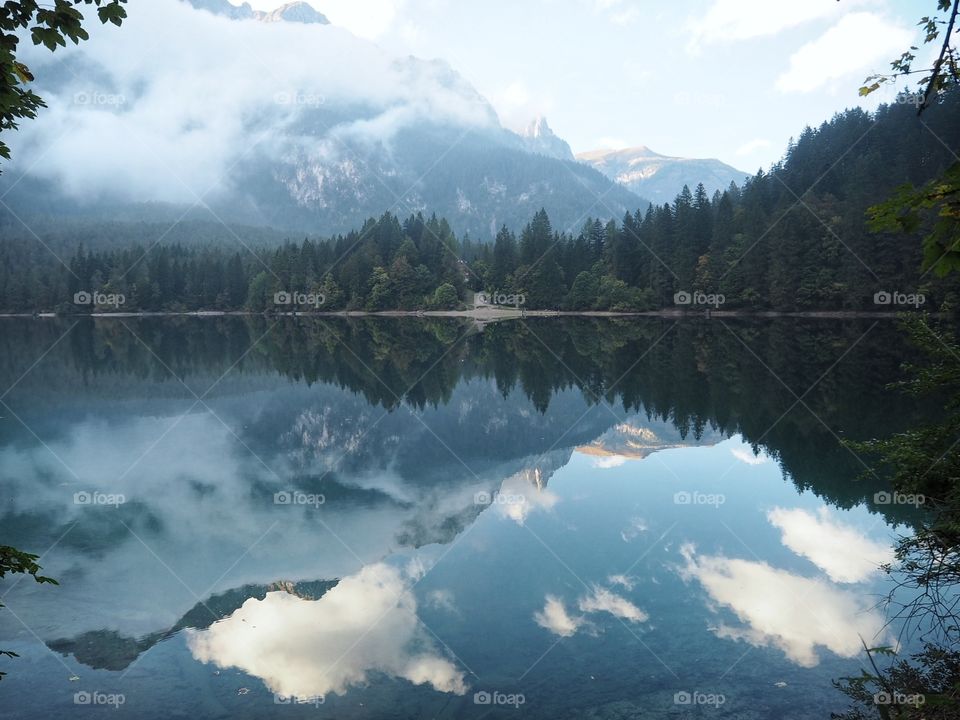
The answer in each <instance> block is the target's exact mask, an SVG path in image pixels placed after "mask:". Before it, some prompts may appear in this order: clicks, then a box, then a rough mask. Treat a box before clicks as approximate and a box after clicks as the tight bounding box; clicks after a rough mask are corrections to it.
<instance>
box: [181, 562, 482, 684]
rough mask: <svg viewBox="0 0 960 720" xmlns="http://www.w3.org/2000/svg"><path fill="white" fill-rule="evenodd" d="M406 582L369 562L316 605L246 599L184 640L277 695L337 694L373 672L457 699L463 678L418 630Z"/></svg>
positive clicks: (284, 598) (283, 598) (289, 598)
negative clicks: (450, 694)
mask: <svg viewBox="0 0 960 720" xmlns="http://www.w3.org/2000/svg"><path fill="white" fill-rule="evenodd" d="M411 582H412V578H410V577H409V576H406V575H405V574H404V573H403V572H402V571H400V570H397V569H396V568H394V567H391V566H389V565H387V564H384V563H377V564H374V565H369V566H367V567H365V568H364V569H363V570H361V571H360V572H359V573H357V574H356V575H353V576H351V577H347V578H344V579H343V580H341V581H340V583H339V584H338V585H337V587H335V588H333V589H332V590H330V591H329V592H328V593H326V594H325V595H324V596H323V597H321V598H320V599H319V600H304V599H301V598H298V597H295V596H293V595H290V594H288V593H284V592H275V593H269V594H268V595H267V596H266V597H265V598H264V599H263V600H256V599H251V600H248V601H247V602H245V603H244V604H243V606H242V607H241V608H240V609H239V610H237V611H236V612H235V613H234V614H233V615H231V616H230V617H229V618H228V619H226V620H224V621H222V622H219V623H217V624H215V625H213V626H212V627H210V628H209V629H208V630H203V631H189V634H188V636H187V642H188V645H189V647H190V650H191V652H192V653H193V656H194V657H195V658H196V659H198V660H200V661H202V662H206V663H213V664H215V665H217V666H218V667H221V668H225V667H237V668H240V669H241V670H243V671H245V672H247V673H249V674H251V675H254V676H256V677H259V678H261V679H262V680H263V681H264V683H265V684H266V685H267V687H268V688H269V689H270V690H271V691H272V692H275V693H277V694H278V695H286V696H291V695H292V696H325V695H329V694H338V695H342V694H343V693H345V692H346V691H347V690H348V689H349V688H350V687H353V686H356V685H361V684H363V683H365V682H366V681H367V678H368V676H369V675H370V674H371V673H374V672H376V673H383V674H386V675H390V676H393V677H397V678H402V679H405V680H407V681H409V682H411V683H413V684H415V685H429V686H431V687H432V688H434V689H435V690H438V691H440V692H446V693H453V694H456V695H462V694H464V693H465V692H466V689H467V686H466V683H465V681H464V673H463V672H462V671H460V670H459V669H458V668H457V666H456V665H455V664H454V662H453V661H452V660H450V659H449V658H447V657H446V656H445V655H443V654H441V652H440V650H439V649H438V648H437V646H436V645H435V644H434V642H433V640H432V639H431V637H430V635H429V633H428V632H427V631H426V630H424V629H423V627H422V626H421V625H420V621H419V620H418V618H417V600H416V597H415V596H414V594H413V592H412V591H411V589H410V584H411Z"/></svg>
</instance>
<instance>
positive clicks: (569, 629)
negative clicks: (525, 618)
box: [533, 595, 583, 637]
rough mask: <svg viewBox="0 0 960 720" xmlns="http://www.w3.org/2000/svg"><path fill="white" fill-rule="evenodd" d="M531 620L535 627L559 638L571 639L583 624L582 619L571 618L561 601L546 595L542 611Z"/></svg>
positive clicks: (536, 613)
mask: <svg viewBox="0 0 960 720" xmlns="http://www.w3.org/2000/svg"><path fill="white" fill-rule="evenodd" d="M533 619H534V620H535V621H536V623H537V625H539V626H540V627H542V628H546V629H547V630H549V631H550V632H552V633H553V634H554V635H559V636H560V637H571V636H572V635H575V634H576V632H577V630H578V629H579V627H580V626H581V625H582V624H583V618H582V617H573V616H571V615H570V613H568V612H567V608H566V606H565V605H564V604H563V601H562V600H560V599H559V598H557V597H554V596H553V595H547V601H546V604H545V605H544V606H543V610H539V611H537V612H535V613H534V614H533Z"/></svg>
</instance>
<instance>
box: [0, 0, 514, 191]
mask: <svg viewBox="0 0 960 720" xmlns="http://www.w3.org/2000/svg"><path fill="white" fill-rule="evenodd" d="M335 4H336V3H335ZM382 4H384V5H391V6H395V5H396V3H391V2H388V1H387V0H382ZM341 5H343V3H341ZM344 7H345V5H344ZM323 10H324V11H325V12H326V11H327V8H326V7H324V8H323ZM364 12H367V11H366V10H365V11H364ZM128 14H129V18H128V19H127V20H126V21H125V22H124V24H123V27H122V28H120V29H117V28H114V27H112V26H108V27H101V26H100V25H99V23H96V22H94V23H91V24H90V39H89V40H88V41H87V42H84V43H82V44H81V45H80V46H79V47H73V46H68V47H67V48H63V49H61V50H59V51H58V52H57V53H56V55H55V56H51V55H50V54H49V53H48V52H46V51H45V49H37V48H34V47H32V46H30V44H28V43H25V44H24V60H26V62H27V63H28V65H29V66H30V67H31V69H32V70H33V71H34V74H35V75H36V77H37V83H36V84H35V87H36V90H37V91H38V93H39V94H40V95H41V96H42V97H43V98H44V99H45V100H46V102H47V104H48V105H49V107H48V108H46V109H43V110H42V111H41V112H40V113H39V114H38V117H37V118H36V119H35V120H33V121H31V122H30V123H25V124H24V126H23V128H22V129H21V131H20V132H18V133H16V134H15V136H13V137H12V138H11V143H10V144H11V146H12V148H13V151H14V161H15V162H17V163H21V166H19V167H18V168H17V170H18V171H19V172H23V171H24V170H26V169H27V168H30V170H31V173H33V174H35V175H38V176H40V177H43V178H47V179H51V180H54V181H58V182H59V183H61V185H62V187H63V189H64V190H65V191H66V192H68V193H70V194H72V195H73V196H75V197H78V198H81V199H87V198H95V197H98V196H100V195H105V194H107V195H110V196H118V197H119V198H120V199H124V200H133V201H139V200H159V201H168V202H189V203H193V202H195V201H196V200H197V198H202V199H204V200H209V199H211V198H215V196H216V194H217V192H219V191H221V190H226V189H229V177H230V172H231V170H233V169H234V168H235V167H236V166H237V165H240V164H241V163H244V162H251V161H254V160H256V159H257V158H258V157H261V156H262V157H267V158H270V159H271V160H278V159H284V158H292V157H296V156H298V155H304V154H305V155H307V156H308V157H310V158H313V159H315V160H316V161H318V162H321V163H330V164H336V163H343V162H347V161H353V160H355V157H354V154H352V153H350V152H348V151H346V149H345V147H344V144H345V143H346V142H368V143H374V144H376V143H385V144H386V145H387V146H389V143H390V142H391V139H392V138H393V136H394V135H395V134H396V133H397V132H398V131H399V130H401V129H403V128H406V127H409V126H411V125H414V124H416V123H418V122H421V121H422V120H423V119H424V118H430V119H432V120H434V121H439V122H442V121H449V122H450V123H451V124H457V125H461V126H471V127H480V126H483V127H487V126H492V125H496V123H497V120H496V116H495V114H494V113H493V111H492V109H491V108H490V107H489V106H488V105H486V103H485V102H484V101H483V100H482V98H480V96H479V95H477V94H476V93H475V91H473V89H472V88H470V87H469V86H468V85H467V84H466V83H465V81H463V80H462V79H461V78H459V76H457V75H456V74H455V73H454V72H453V71H452V70H451V69H450V68H449V66H447V65H446V64H445V63H442V62H439V61H430V62H426V61H418V60H415V59H412V58H403V59H398V58H395V57H393V56H391V55H390V54H388V53H386V52H384V51H382V50H381V49H380V48H378V47H377V46H376V45H374V44H373V43H371V42H369V41H366V40H363V39H361V38H358V37H356V36H355V35H353V34H351V33H350V32H348V31H347V30H345V29H344V28H343V27H337V26H336V25H317V24H309V25H308V24H302V23H294V22H276V23H262V22H258V21H256V20H230V19H228V18H225V17H221V16H216V15H213V14H211V13H208V12H202V11H199V10H195V9H194V8H192V7H191V6H190V5H189V4H187V3H185V2H179V1H178V0H150V1H149V2H145V1H143V0H135V1H134V2H131V3H130V6H129V9H128ZM331 15H332V16H333V17H335V15H333V14H332V13H331ZM344 58H349V62H345V61H344ZM344 111H345V112H344ZM361 155H362V154H361ZM28 163H29V164H28Z"/></svg>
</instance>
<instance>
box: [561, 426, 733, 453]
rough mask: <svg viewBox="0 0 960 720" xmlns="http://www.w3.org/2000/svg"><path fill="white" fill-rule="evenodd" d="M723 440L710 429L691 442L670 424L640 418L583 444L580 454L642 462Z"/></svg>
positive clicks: (721, 435)
mask: <svg viewBox="0 0 960 720" xmlns="http://www.w3.org/2000/svg"><path fill="white" fill-rule="evenodd" d="M724 439H725V436H724V435H723V433H720V432H717V431H716V430H711V429H708V430H705V431H704V433H703V435H701V436H700V437H699V438H696V439H691V438H687V437H684V436H682V435H681V433H679V432H678V431H677V429H676V427H674V426H673V425H672V424H670V423H667V422H656V421H649V420H648V421H646V422H645V423H644V424H640V419H639V418H632V419H630V420H627V421H625V422H622V423H620V424H618V425H615V426H614V427H612V428H610V429H609V430H607V431H606V432H605V433H603V435H601V436H600V437H598V438H597V439H596V440H594V441H593V442H591V443H589V444H587V445H581V446H580V447H578V448H577V452H579V453H583V454H584V455H593V456H596V457H600V458H622V459H630V460H642V459H643V458H645V457H647V456H648V455H650V454H652V453H655V452H657V451H659V450H670V449H671V448H682V447H693V446H697V447H699V446H708V445H715V444H716V443H718V442H720V441H722V440H724Z"/></svg>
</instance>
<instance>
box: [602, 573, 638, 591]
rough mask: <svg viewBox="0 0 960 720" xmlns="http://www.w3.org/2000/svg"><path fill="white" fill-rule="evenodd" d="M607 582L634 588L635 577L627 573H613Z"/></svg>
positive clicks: (630, 588) (629, 588) (628, 588)
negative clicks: (630, 576) (628, 575)
mask: <svg viewBox="0 0 960 720" xmlns="http://www.w3.org/2000/svg"><path fill="white" fill-rule="evenodd" d="M607 582H608V583H610V584H611V585H619V586H620V587H622V588H624V589H625V590H633V579H632V578H629V577H627V576H626V575H611V576H610V577H608V578H607Z"/></svg>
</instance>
